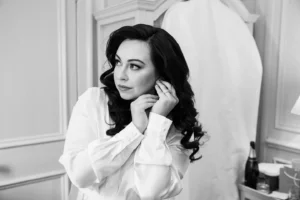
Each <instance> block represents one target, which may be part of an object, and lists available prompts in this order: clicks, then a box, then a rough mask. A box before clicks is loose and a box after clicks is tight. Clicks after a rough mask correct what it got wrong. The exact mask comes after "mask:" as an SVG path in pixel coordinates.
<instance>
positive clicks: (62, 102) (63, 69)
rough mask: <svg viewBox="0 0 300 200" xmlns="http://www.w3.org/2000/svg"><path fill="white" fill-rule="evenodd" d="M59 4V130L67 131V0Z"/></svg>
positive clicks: (58, 0) (58, 1)
mask: <svg viewBox="0 0 300 200" xmlns="http://www.w3.org/2000/svg"><path fill="white" fill-rule="evenodd" d="M56 2H57V5H58V16H57V24H58V32H57V35H58V77H59V84H58V91H59V122H60V123H59V132H60V133H65V132H66V130H67V123H68V105H67V104H68V102H67V82H68V77H67V6H66V4H67V3H66V0H56Z"/></svg>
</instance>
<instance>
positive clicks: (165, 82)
mask: <svg viewBox="0 0 300 200" xmlns="http://www.w3.org/2000/svg"><path fill="white" fill-rule="evenodd" d="M160 82H161V83H162V84H163V85H164V86H165V87H166V88H168V90H169V91H171V94H172V95H173V96H174V97H176V91H175V88H174V87H173V85H171V84H170V83H169V82H167V81H162V80H160Z"/></svg>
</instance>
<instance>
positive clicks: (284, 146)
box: [266, 138, 300, 154]
mask: <svg viewBox="0 0 300 200" xmlns="http://www.w3.org/2000/svg"><path fill="white" fill-rule="evenodd" d="M266 144H267V147H268V148H275V149H280V150H283V151H286V152H292V153H296V154H300V145H299V143H293V142H288V143H285V142H282V141H280V140H276V139H273V138H268V139H266Z"/></svg>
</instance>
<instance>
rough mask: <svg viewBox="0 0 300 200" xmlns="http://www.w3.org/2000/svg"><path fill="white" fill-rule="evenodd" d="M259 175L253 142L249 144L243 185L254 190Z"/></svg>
mask: <svg viewBox="0 0 300 200" xmlns="http://www.w3.org/2000/svg"><path fill="white" fill-rule="evenodd" d="M258 175H259V170H258V162H257V158H256V152H255V142H254V141H251V142H250V152H249V156H248V159H247V162H246V167H245V185H246V186H248V187H250V188H252V189H256V184H257V179H258Z"/></svg>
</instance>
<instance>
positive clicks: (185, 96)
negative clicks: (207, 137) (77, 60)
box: [60, 24, 204, 200]
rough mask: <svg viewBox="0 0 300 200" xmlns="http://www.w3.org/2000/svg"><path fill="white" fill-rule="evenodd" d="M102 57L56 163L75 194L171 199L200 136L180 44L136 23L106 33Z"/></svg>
mask: <svg viewBox="0 0 300 200" xmlns="http://www.w3.org/2000/svg"><path fill="white" fill-rule="evenodd" d="M106 56H107V59H108V62H109V64H110V66H111V68H110V69H108V70H107V71H106V72H104V73H103V74H102V75H101V77H100V81H101V82H102V83H103V84H104V87H103V88H101V89H99V88H90V89H88V90H87V91H86V92H85V93H84V94H82V95H81V96H80V97H79V99H78V102H77V103H76V105H75V106H74V108H73V112H72V116H71V119H70V122H69V127H68V132H67V135H66V142H65V148H64V153H63V155H62V156H61V158H60V163H61V164H63V165H64V167H65V169H66V171H67V173H68V176H69V178H70V180H71V181H72V183H73V184H74V185H75V186H76V187H78V188H79V190H80V192H81V194H82V196H83V197H82V199H88V200H96V199H97V200H99V199H105V200H109V199H111V200H117V199H118V200H139V199H151V200H152V199H171V198H172V197H174V196H176V195H178V194H179V193H180V192H181V190H182V186H181V179H182V178H183V176H184V174H185V172H186V170H187V168H188V166H189V162H190V161H191V162H193V161H195V160H198V159H200V158H195V157H194V155H195V154H196V153H197V152H198V151H199V146H200V144H199V140H200V138H201V137H202V136H203V134H204V133H203V132H202V129H201V126H199V125H198V121H197V119H196V116H197V111H196V109H195V108H194V102H193V95H194V94H193V92H192V89H191V87H190V84H189V83H188V77H189V69H188V66H187V64H186V61H185V59H184V56H183V54H182V52H181V50H180V47H179V45H178V44H177V42H176V41H175V40H174V38H173V37H172V36H170V35H169V34H168V33H167V32H166V31H164V30H163V29H160V28H154V27H152V26H149V25H144V24H138V25H135V26H125V27H122V28H120V29H118V30H116V31H114V32H113V33H112V34H111V35H110V38H109V40H108V43H107V48H106Z"/></svg>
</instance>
